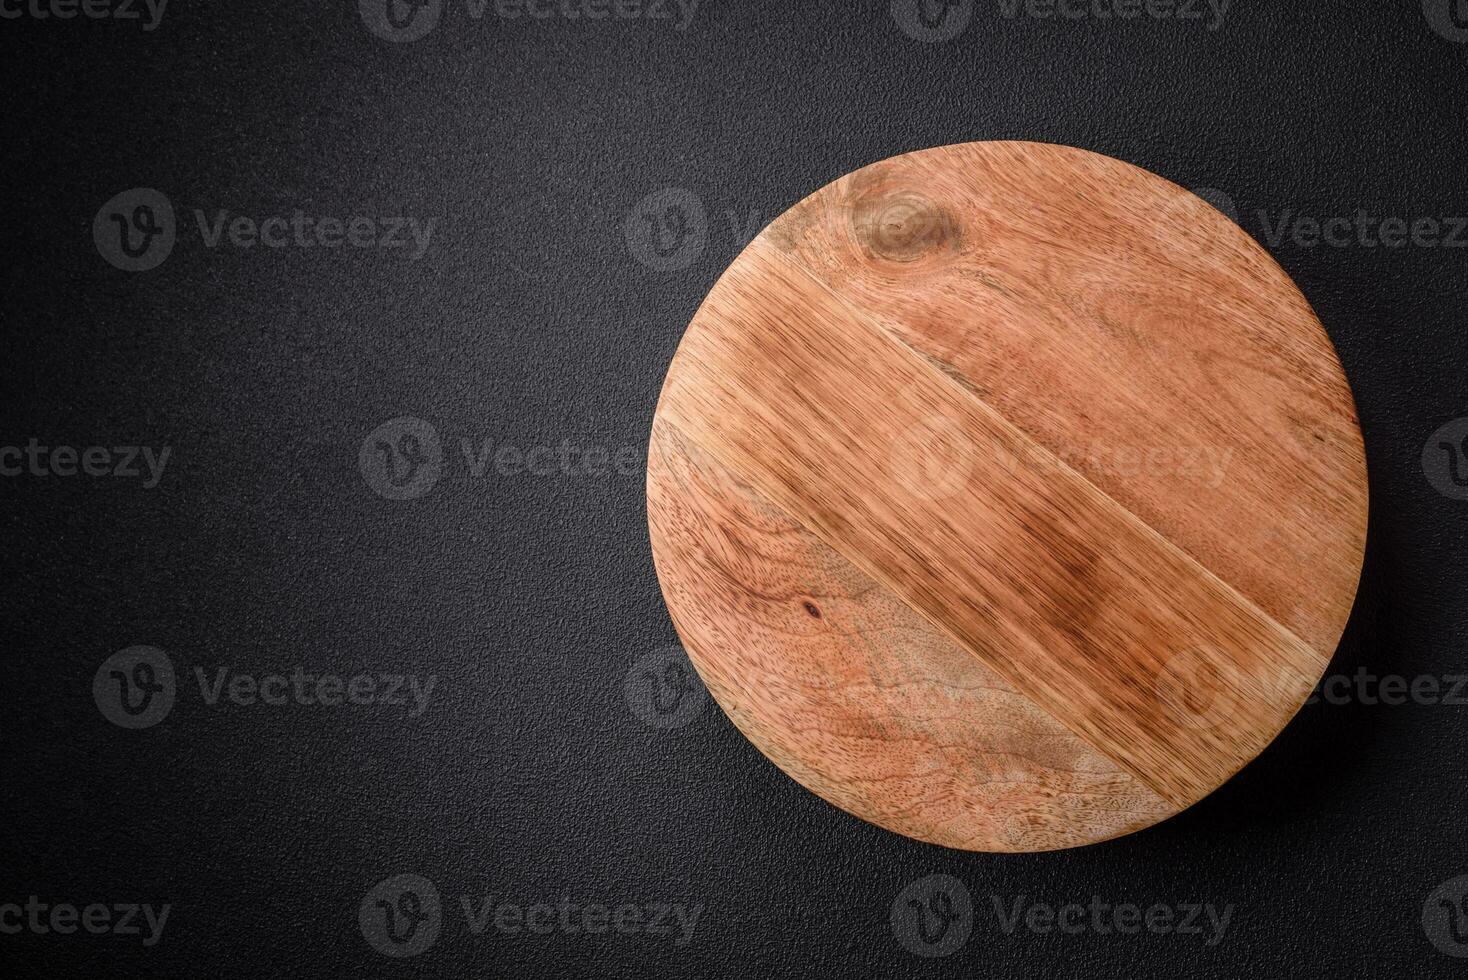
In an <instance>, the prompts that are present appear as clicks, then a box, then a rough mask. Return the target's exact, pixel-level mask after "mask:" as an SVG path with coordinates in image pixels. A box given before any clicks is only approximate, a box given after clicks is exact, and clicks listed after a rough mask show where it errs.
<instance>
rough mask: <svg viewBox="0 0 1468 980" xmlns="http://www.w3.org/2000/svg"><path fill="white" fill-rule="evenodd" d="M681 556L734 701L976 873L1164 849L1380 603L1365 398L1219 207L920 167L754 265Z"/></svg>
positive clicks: (746, 265)
mask: <svg viewBox="0 0 1468 980" xmlns="http://www.w3.org/2000/svg"><path fill="white" fill-rule="evenodd" d="M648 514H649V524H650V529H651V534H652V543H653V554H654V558H655V561H656V564H657V569H658V576H659V580H660V582H661V584H662V587H663V591H664V594H665V597H666V599H667V602H668V607H669V610H670V611H671V614H672V616H673V620H674V623H675V625H676V627H677V629H678V632H679V635H680V637H681V638H682V640H683V642H684V645H685V647H686V649H687V650H688V653H689V656H690V658H691V659H692V661H693V663H694V664H695V666H696V667H697V669H698V670H699V673H700V675H701V676H702V677H703V678H704V680H705V682H706V683H707V684H708V686H709V689H710V691H711V692H712V694H713V695H714V697H715V698H716V699H717V700H718V701H719V703H720V704H721V705H722V706H723V707H724V709H725V710H726V711H727V712H728V714H729V715H730V717H731V718H732V719H733V721H734V722H735V723H736V724H737V725H738V726H739V728H740V729H741V730H742V731H743V732H744V733H745V734H746V735H747V736H748V737H749V738H750V740H751V741H752V742H754V744H755V745H757V746H758V747H759V748H760V749H761V751H763V752H764V753H765V754H766V755H768V756H769V757H770V758H771V759H772V760H773V761H774V762H775V763H776V764H778V765H779V766H780V767H781V768H782V769H784V770H785V771H786V772H787V773H789V774H790V775H791V776H792V777H794V778H795V779H796V780H798V781H799V782H800V783H802V784H803V785H805V786H806V787H808V788H810V789H811V790H813V791H814V792H816V793H818V794H820V795H821V796H823V797H824V798H826V799H828V800H830V801H831V802H832V803H835V804H836V805H838V806H840V807H842V808H844V809H846V810H848V811H849V812H851V813H854V814H856V815H857V816H860V817H863V818H865V819H867V820H870V821H872V822H874V823H876V824H879V825H881V826H884V827H887V828H889V829H892V830H895V831H898V832H901V833H905V834H908V835H910V836H913V837H917V838H920V839H923V840H929V841H934V842H937V843H941V844H946V845H949V846H953V847H961V848H969V849H980V850H1003V851H1013V850H1041V849H1049V848H1056V847H1066V846H1074V845H1077V844H1084V843H1088V842H1092V841H1096V840H1102V839H1105V838H1108V837H1113V836H1116V835H1118V834H1122V833H1127V832H1130V831H1133V830H1137V829H1140V828H1142V827H1145V826H1147V825H1149V824H1152V823H1155V822H1156V821H1158V820H1160V819H1163V818H1165V817H1166V816H1168V815H1170V814H1172V813H1174V812H1176V811H1177V810H1179V809H1181V808H1183V807H1185V806H1188V805H1189V804H1191V803H1193V802H1194V801H1196V800H1197V799H1199V798H1201V797H1202V796H1204V795H1206V794H1207V793H1209V792H1210V791H1212V790H1213V789H1214V788H1216V787H1217V786H1218V785H1219V784H1220V783H1222V782H1223V781H1224V780H1226V779H1228V778H1229V777H1230V776H1231V775H1232V774H1233V773H1235V772H1237V771H1238V769H1239V768H1240V767H1242V766H1243V765H1244V764H1245V763H1247V762H1248V761H1249V760H1250V759H1252V758H1253V757H1254V756H1255V755H1257V754H1258V753H1259V752H1260V751H1261V750H1262V749H1263V748H1264V747H1265V746H1266V745H1267V744H1268V743H1269V742H1270V741H1271V740H1272V739H1273V738H1274V736H1275V735H1276V734H1277V733H1278V732H1279V731H1280V729H1281V728H1283V727H1284V725H1285V723H1286V722H1287V721H1288V720H1289V719H1290V717H1291V716H1292V715H1293V714H1294V712H1295V711H1296V710H1298V708H1299V706H1300V705H1301V703H1303V701H1304V699H1305V697H1306V696H1307V695H1308V693H1309V690H1310V688H1311V686H1312V685H1313V684H1314V683H1315V682H1316V681H1317V680H1318V679H1319V677H1320V675H1321V674H1322V673H1323V671H1324V669H1325V666H1326V664H1327V663H1328V661H1329V658H1330V655H1331V653H1332V652H1333V650H1334V648H1335V644H1336V642H1337V641H1338V639H1339V636H1340V632H1341V630H1342V628H1343V627H1344V624H1345V620H1346V617H1347V615H1348V613H1349V610H1350V607H1351V602H1352V599H1353V597H1354V594H1355V587H1356V582H1357V579H1358V575H1359V571H1360V562H1361V557H1362V551H1363V547H1364V542H1365V529H1366V479H1365V463H1364V457H1363V452H1362V445H1361V439H1360V433H1359V429H1358V426H1357V423H1356V419H1355V413H1354V408H1353V405H1352V400H1351V395H1350V390H1349V388H1348V387H1347V385H1346V383H1345V380H1344V377H1343V375H1342V372H1341V369H1340V365H1339V363H1338V361H1337V360H1336V357H1335V354H1334V351H1333V350H1332V348H1331V346H1330V342H1329V340H1328V339H1327V337H1326V335H1325V333H1324V331H1323V330H1322V328H1321V326H1320V324H1319V323H1318V321H1317V320H1316V319H1315V316H1314V314H1313V313H1312V312H1311V310H1310V308H1309V306H1308V304H1307V303H1306V302H1305V300H1304V298H1303V297H1302V296H1301V295H1300V293H1299V292H1298V290H1297V289H1296V288H1295V287H1294V286H1293V284H1292V283H1291V282H1290V280H1289V279H1288V277H1287V276H1286V275H1285V274H1284V273H1283V272H1282V271H1281V270H1280V269H1279V268H1278V266H1277V265H1276V264H1275V263H1274V262H1273V261H1272V260H1271V259H1270V258H1269V256H1268V255H1267V254H1266V253H1265V252H1264V251H1263V250H1262V249H1260V248H1259V247H1258V245H1257V244H1256V243H1254V242H1253V240H1252V239H1250V238H1249V237H1248V236H1247V235H1246V234H1245V233H1244V232H1243V231H1241V230H1240V229H1239V228H1238V227H1237V226H1236V225H1234V224H1233V223H1232V222H1230V221H1229V220H1228V219H1227V218H1225V217H1224V216H1223V215H1222V214H1220V213H1218V212H1217V211H1215V210H1213V209H1212V208H1211V207H1210V206H1209V205H1207V204H1206V203H1204V202H1203V201H1201V200H1199V199H1197V198H1195V197H1193V196H1192V195H1190V194H1188V193H1187V192H1186V191H1184V190H1182V189H1181V188H1178V187H1176V186H1175V185H1172V184H1170V183H1168V182H1167V181H1164V180H1162V179H1161V178H1159V177H1156V176H1154V175H1152V174H1149V173H1147V172H1145V171H1142V170H1140V169H1138V168H1136V167H1133V166H1130V165H1128V164H1125V163H1121V162H1119V161H1116V160H1112V159H1109V158H1106V157H1102V156H1098V155H1096V154H1092V153H1088V152H1085V151H1081V150H1075V149H1070V148H1065V147H1058V146H1050V145H1043V144H1033V143H974V144H964V145H960V146H951V147H942V148H938V149H934V150H927V151H922V152H919V153H912V154H907V155H905V156H901V157H896V158H893V159H891V160H886V161H883V162H881V163H878V164H875V165H873V166H870V167H867V168H864V169H862V170H860V171H857V172H856V173H853V174H851V175H849V176H847V177H844V178H842V179H840V180H838V181H836V182H835V183H833V184H831V185H829V186H827V187H825V188H823V189H822V190H820V191H818V192H817V193H816V194H814V195H812V196H811V197H809V198H807V199H806V200H804V201H802V202H801V203H800V204H798V205H796V206H795V207H794V208H792V209H791V210H790V211H788V212H787V213H786V214H784V215H783V216H781V217H780V218H779V219H777V220H776V221H775V222H774V223H773V224H772V225H771V226H770V227H769V228H767V229H766V230H765V231H764V232H763V233H762V234H761V235H760V236H759V237H758V238H756V239H755V241H754V242H753V243H752V244H751V245H750V246H749V247H748V248H747V249H746V250H745V251H744V252H743V253H742V254H741V255H740V256H739V257H738V259H736V260H735V262H734V264H733V265H732V266H731V267H730V268H729V269H728V270H727V271H726V272H725V274H724V275H723V276H722V277H721V278H720V280H719V281H718V283H717V284H716V285H715V287H714V289H713V290H712V291H711V292H710V294H709V296H708V297H707V299H706V300H705V301H704V303H703V305H702V307H701V308H700V309H699V311H698V313H697V315H696V316H695V317H694V320H693V322H692V324H691V325H690V326H689V328H688V331H687V333H686V335H685V336H684V339H683V341H682V343H681V344H680V346H679V349H678V352H677V355H676V356H675V358H674V361H673V364H672V366H671V368H670V369H669V373H668V377H667V380H666V382H665V384H664V389H663V393H662V397H661V399H660V401H659V405H658V411H657V417H656V420H655V423H654V429H653V438H652V446H651V451H650V454H649V466H648Z"/></svg>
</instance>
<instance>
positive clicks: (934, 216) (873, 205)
mask: <svg viewBox="0 0 1468 980" xmlns="http://www.w3.org/2000/svg"><path fill="white" fill-rule="evenodd" d="M851 220H852V227H853V230H854V231H855V234H856V240H857V242H858V243H859V244H860V245H861V248H862V250H863V251H864V252H866V253H867V255H868V256H870V257H872V258H875V259H880V260H882V261H886V262H900V263H903V264H907V263H910V262H916V261H918V260H920V259H924V258H931V257H934V256H938V255H942V254H945V253H947V252H949V251H951V250H952V249H953V247H954V246H955V245H956V244H957V243H958V227H957V223H956V222H955V221H954V219H953V216H952V215H951V214H950V213H949V212H948V211H946V210H945V209H943V208H942V207H940V206H939V205H937V204H936V203H934V202H933V200H932V199H931V198H929V197H927V196H926V195H924V194H920V193H918V192H917V191H913V190H893V189H890V188H878V189H873V190H871V191H869V192H867V193H865V194H863V195H861V196H860V197H858V198H857V200H856V203H855V206H854V207H853V209H852V215H851Z"/></svg>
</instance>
